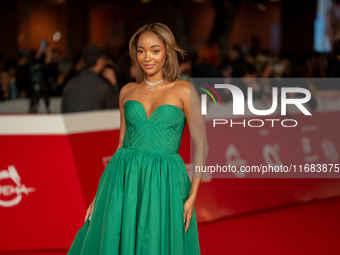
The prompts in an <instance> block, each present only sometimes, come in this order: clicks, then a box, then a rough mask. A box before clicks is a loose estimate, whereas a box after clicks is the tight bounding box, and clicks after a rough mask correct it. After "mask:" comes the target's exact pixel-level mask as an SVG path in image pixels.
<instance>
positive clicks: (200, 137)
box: [182, 82, 209, 231]
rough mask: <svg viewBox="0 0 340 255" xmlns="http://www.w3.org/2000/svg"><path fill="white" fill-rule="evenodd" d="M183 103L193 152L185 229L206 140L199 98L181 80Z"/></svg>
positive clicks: (203, 160) (197, 184)
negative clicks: (192, 170) (192, 143)
mask: <svg viewBox="0 0 340 255" xmlns="http://www.w3.org/2000/svg"><path fill="white" fill-rule="evenodd" d="M182 86H183V93H182V95H183V98H182V101H183V104H184V114H185V118H186V120H187V124H188V128H189V131H190V136H191V138H192V140H193V142H194V146H195V154H194V162H193V169H194V172H193V176H192V183H191V189H190V194H189V198H188V200H187V201H186V202H185V205H184V207H185V212H184V220H186V221H187V222H186V230H185V231H187V229H188V228H189V225H190V220H191V217H192V213H193V207H194V203H195V201H196V197H197V193H198V188H199V186H200V183H201V181H202V177H203V174H204V173H203V172H196V171H195V169H196V166H199V168H198V169H201V167H200V166H205V163H206V160H207V156H208V148H209V146H208V141H207V135H206V128H205V118H204V116H203V115H202V114H201V100H200V98H199V96H198V93H197V91H196V89H195V87H194V86H193V85H192V84H190V83H189V82H183V85H182Z"/></svg>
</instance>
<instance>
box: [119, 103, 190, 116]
mask: <svg viewBox="0 0 340 255" xmlns="http://www.w3.org/2000/svg"><path fill="white" fill-rule="evenodd" d="M129 101H132V102H137V103H139V104H140V105H141V106H142V107H143V110H144V114H145V118H146V120H150V119H151V117H152V115H153V114H154V113H155V111H157V109H158V108H160V107H162V106H166V105H168V106H173V107H175V108H177V109H178V110H180V112H181V113H183V115H184V112H183V111H182V109H181V108H179V107H178V106H177V105H173V104H161V105H160V106H158V107H156V109H155V110H154V111H153V112H152V113H151V115H150V117H149V118H148V115H147V114H146V111H145V107H144V105H143V104H142V103H141V102H139V101H137V100H133V99H129V100H126V102H125V103H124V106H123V107H124V109H125V104H126V103H127V102H129Z"/></svg>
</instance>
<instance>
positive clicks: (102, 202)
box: [68, 100, 200, 255]
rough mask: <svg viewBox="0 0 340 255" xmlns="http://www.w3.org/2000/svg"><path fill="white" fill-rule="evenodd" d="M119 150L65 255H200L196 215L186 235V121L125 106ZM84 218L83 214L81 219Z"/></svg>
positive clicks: (134, 104)
mask: <svg viewBox="0 0 340 255" xmlns="http://www.w3.org/2000/svg"><path fill="white" fill-rule="evenodd" d="M124 115H125V122H126V131H125V137H124V141H123V147H121V148H119V149H118V150H117V151H116V153H115V154H114V155H113V156H112V158H111V160H110V161H109V163H108V165H107V167H106V169H105V171H104V173H103V175H102V176H101V178H100V182H99V186H98V191H97V196H96V200H95V203H94V209H93V213H92V217H91V221H88V220H86V222H85V223H84V225H83V226H82V227H81V229H80V230H79V231H78V233H77V235H76V237H75V239H74V241H73V244H72V246H71V248H70V250H69V252H68V254H69V255H75V254H77V255H78V254H82V255H96V254H102V255H104V254H105V255H106V254H107V255H198V254H200V247H199V239H198V230H197V221H196V213H195V209H194V213H193V216H192V219H191V222H190V227H189V229H188V231H187V232H186V233H185V225H184V202H185V201H186V200H187V198H188V196H189V192H190V187H191V182H190V178H189V175H188V172H187V170H186V167H185V164H184V162H183V159H182V158H181V156H180V155H179V154H178V151H179V147H180V143H181V138H182V134H183V128H184V124H185V116H184V113H183V112H182V110H181V109H180V108H178V107H177V106H174V105H169V104H165V105H161V106H159V107H158V108H157V109H156V110H155V111H154V112H153V113H152V115H151V116H150V118H149V119H147V116H146V112H145V109H144V106H143V105H142V104H141V103H140V102H138V101H135V100H128V101H127V102H126V103H125V106H124ZM79 217H82V215H79Z"/></svg>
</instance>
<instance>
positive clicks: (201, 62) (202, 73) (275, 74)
mask: <svg viewBox="0 0 340 255" xmlns="http://www.w3.org/2000/svg"><path fill="white" fill-rule="evenodd" d="M98 47H99V46H98ZM98 47H97V50H98V49H99V48H98ZM90 48H91V47H90ZM87 49H88V50H89V47H88V48H87ZM92 50H93V46H92ZM84 51H86V49H85V50H84ZM88 53H89V52H88ZM97 54H98V52H97ZM103 54H105V53H103ZM103 54H102V55H103ZM99 55H100V54H99ZM99 55H98V56H92V57H95V58H97V59H98V58H99V57H102V56H99ZM103 60H104V61H105V64H104V65H103V66H102V68H100V70H99V71H98V72H97V75H98V76H99V77H100V78H101V79H102V80H103V81H104V82H105V84H107V86H108V87H109V88H111V89H110V90H108V91H110V92H107V93H112V96H113V97H115V98H118V95H119V91H120V89H121V88H122V87H123V86H124V85H125V84H127V83H129V82H131V81H134V79H135V76H134V68H133V66H132V63H131V59H130V55H129V52H128V51H126V50H122V53H121V54H120V56H119V57H112V56H110V55H107V54H105V59H103ZM92 62H93V59H92ZM179 62H180V68H179V74H178V77H179V78H180V79H184V80H188V81H189V80H190V78H195V77H197V78H223V77H224V78H234V77H235V78H241V79H239V81H240V84H238V85H239V86H240V88H241V89H242V90H246V89H247V87H252V88H253V97H254V99H259V100H262V101H263V102H265V103H270V101H271V92H272V88H271V87H273V86H275V87H280V86H285V83H284V82H282V81H283V80H285V79H282V78H297V77H299V78H301V77H307V78H308V77H309V78H311V77H314V78H334V77H340V41H336V42H335V43H334V45H333V52H331V53H328V54H321V53H316V52H307V53H305V54H304V55H302V56H297V55H296V54H294V53H293V52H285V53H282V54H281V55H280V56H277V55H272V54H270V53H269V52H266V51H263V50H262V49H261V48H260V43H259V42H258V41H257V40H256V38H253V40H252V44H251V45H250V46H249V47H248V48H244V47H241V46H239V45H235V46H233V47H232V49H231V50H229V51H227V53H226V56H225V57H224V59H222V60H221V58H220V51H219V48H218V46H217V44H216V43H214V42H207V43H204V44H202V45H201V46H200V47H199V49H198V50H197V51H189V52H188V54H187V55H186V58H185V59H179ZM90 67H91V65H88V63H86V59H84V52H83V53H79V54H78V55H77V57H76V58H75V59H74V60H73V61H71V60H70V59H68V58H62V53H61V52H60V50H58V49H56V48H50V47H48V46H46V47H45V48H44V49H42V48H40V49H39V50H38V51H37V52H35V53H34V55H32V53H31V52H28V51H20V52H19V53H18V57H17V59H4V58H3V56H2V55H0V101H4V100H11V99H17V98H30V99H31V106H32V105H33V106H34V101H35V100H37V99H39V98H43V99H44V100H45V104H46V106H47V108H48V101H49V98H50V97H62V96H63V93H64V92H65V91H64V89H65V86H66V85H67V83H69V82H70V81H71V80H72V79H74V78H75V77H76V76H78V75H79V74H80V73H82V72H83V70H85V69H88V68H90ZM242 78H248V79H242ZM258 78H273V79H270V80H271V81H276V82H271V83H268V82H264V79H258ZM317 80H320V81H322V80H323V79H317ZM325 80H329V79H325ZM315 81H316V80H314V82H312V83H306V84H305V85H303V86H305V87H307V88H308V89H309V90H310V91H311V92H312V95H313V97H312V100H310V102H309V106H310V107H311V109H313V108H315V107H316V102H315V100H313V98H314V97H322V98H325V99H327V100H335V99H337V98H338V97H339V96H340V86H339V87H338V86H337V85H336V83H329V82H328V83H326V82H320V81H319V82H315ZM289 86H292V84H291V83H290V84H289ZM299 87H301V84H299ZM78 89H79V90H81V89H82V87H81V86H79V87H78ZM244 94H245V95H246V93H244ZM220 96H221V100H222V101H224V102H227V101H230V100H232V97H231V94H230V92H229V91H228V90H225V91H223V92H222V93H221V94H220ZM293 96H294V95H293ZM117 107H118V104H117V103H115V104H111V105H103V108H117ZM33 111H34V110H33ZM64 112H67V110H64Z"/></svg>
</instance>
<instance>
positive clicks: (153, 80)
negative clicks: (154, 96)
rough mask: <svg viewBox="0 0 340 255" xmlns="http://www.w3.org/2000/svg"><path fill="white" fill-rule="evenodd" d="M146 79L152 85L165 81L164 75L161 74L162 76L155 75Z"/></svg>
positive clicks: (147, 76) (146, 76)
mask: <svg viewBox="0 0 340 255" xmlns="http://www.w3.org/2000/svg"><path fill="white" fill-rule="evenodd" d="M144 78H145V79H146V80H147V81H148V82H150V83H152V84H154V83H156V82H159V81H161V80H163V79H164V78H163V75H162V73H160V74H158V73H157V74H154V75H145V77H144Z"/></svg>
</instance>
